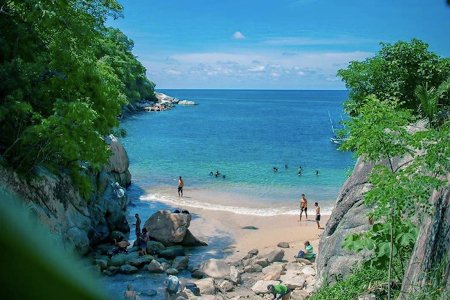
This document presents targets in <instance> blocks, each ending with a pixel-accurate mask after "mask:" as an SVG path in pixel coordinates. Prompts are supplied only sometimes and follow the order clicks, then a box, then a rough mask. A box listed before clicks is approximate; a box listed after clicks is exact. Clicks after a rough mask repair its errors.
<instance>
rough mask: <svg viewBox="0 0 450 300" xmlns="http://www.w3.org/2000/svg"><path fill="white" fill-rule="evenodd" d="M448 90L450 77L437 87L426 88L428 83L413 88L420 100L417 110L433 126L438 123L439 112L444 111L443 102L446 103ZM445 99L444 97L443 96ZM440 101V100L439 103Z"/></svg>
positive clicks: (442, 112)
mask: <svg viewBox="0 0 450 300" xmlns="http://www.w3.org/2000/svg"><path fill="white" fill-rule="evenodd" d="M449 90H450V77H449V78H448V79H447V80H446V81H444V82H443V83H441V84H440V85H439V86H438V87H437V88H434V87H431V88H428V84H425V86H424V85H418V86H417V87H416V90H415V96H416V98H417V99H418V100H419V101H420V108H419V111H420V113H421V115H422V116H423V117H426V118H427V119H428V124H429V126H432V127H435V126H437V125H438V124H439V121H440V120H439V118H438V116H439V113H441V114H444V113H446V111H445V108H444V105H443V104H441V103H444V104H448V103H449V100H448V97H449V94H448V92H449ZM445 96H446V97H447V99H444V97H445ZM440 101H442V102H441V103H440Z"/></svg>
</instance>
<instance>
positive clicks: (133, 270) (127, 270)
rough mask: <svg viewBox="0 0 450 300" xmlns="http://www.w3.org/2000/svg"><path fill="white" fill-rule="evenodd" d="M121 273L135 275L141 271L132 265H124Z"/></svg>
mask: <svg viewBox="0 0 450 300" xmlns="http://www.w3.org/2000/svg"><path fill="white" fill-rule="evenodd" d="M119 272H120V273H122V274H134V273H137V272H139V269H138V268H136V267H133V266H130V265H123V266H121V267H120V270H119Z"/></svg>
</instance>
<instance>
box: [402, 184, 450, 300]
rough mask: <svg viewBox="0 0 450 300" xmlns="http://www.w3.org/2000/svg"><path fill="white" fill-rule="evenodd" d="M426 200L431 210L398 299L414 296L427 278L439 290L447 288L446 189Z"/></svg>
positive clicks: (449, 200)
mask: <svg viewBox="0 0 450 300" xmlns="http://www.w3.org/2000/svg"><path fill="white" fill-rule="evenodd" d="M449 179H450V176H448V177H447V180H449ZM430 200H431V203H433V205H434V208H435V210H434V213H433V214H432V215H430V216H426V217H425V219H424V220H423V222H422V223H421V226H420V230H419V236H418V238H417V242H416V245H415V248H414V251H413V253H412V255H411V260H410V262H409V265H408V267H407V269H406V272H405V275H404V278H403V284H402V292H401V294H400V297H399V299H410V298H411V293H416V292H417V291H418V290H420V289H421V288H422V287H424V286H425V285H427V284H428V283H429V282H430V281H431V280H430V277H429V276H430V275H431V276H436V277H437V278H439V279H440V280H441V282H440V284H441V286H447V288H448V287H449V286H450V263H449V262H450V207H449V205H450V189H449V187H448V186H447V187H446V188H444V189H442V190H441V191H436V192H434V193H433V195H432V196H431V199H430ZM437 278H435V279H434V280H436V279H437ZM432 288H435V287H433V286H432ZM447 292H448V291H447ZM442 299H444V298H442Z"/></svg>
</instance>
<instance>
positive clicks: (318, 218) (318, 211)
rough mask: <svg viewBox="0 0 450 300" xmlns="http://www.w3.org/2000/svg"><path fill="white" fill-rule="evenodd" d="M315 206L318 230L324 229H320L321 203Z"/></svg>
mask: <svg viewBox="0 0 450 300" xmlns="http://www.w3.org/2000/svg"><path fill="white" fill-rule="evenodd" d="M314 206H315V207H316V223H317V229H322V227H320V207H319V203H318V202H316V203H314Z"/></svg>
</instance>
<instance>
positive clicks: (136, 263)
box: [128, 255, 154, 268]
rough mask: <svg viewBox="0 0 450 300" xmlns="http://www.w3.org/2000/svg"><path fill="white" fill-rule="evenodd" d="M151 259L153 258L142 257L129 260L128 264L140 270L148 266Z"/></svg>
mask: <svg viewBox="0 0 450 300" xmlns="http://www.w3.org/2000/svg"><path fill="white" fill-rule="evenodd" d="M153 259H154V258H153V256H151V255H144V256H140V257H136V258H132V259H130V260H129V261H128V264H129V265H131V266H133V267H136V268H141V267H143V266H144V265H146V264H149V263H150V262H151V261H152V260H153Z"/></svg>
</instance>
